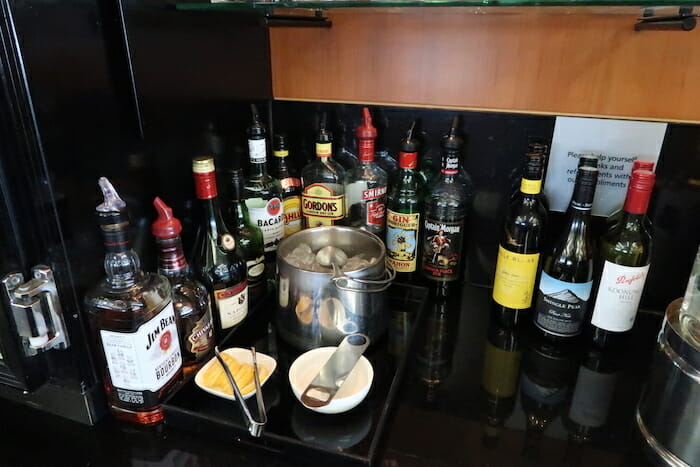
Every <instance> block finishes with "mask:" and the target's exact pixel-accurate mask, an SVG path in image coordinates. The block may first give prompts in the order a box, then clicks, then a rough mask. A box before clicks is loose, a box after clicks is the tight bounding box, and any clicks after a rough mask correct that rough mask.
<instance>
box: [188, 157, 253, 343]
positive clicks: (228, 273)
mask: <svg viewBox="0 0 700 467" xmlns="http://www.w3.org/2000/svg"><path fill="white" fill-rule="evenodd" d="M192 172H194V181H195V191H196V194H197V198H198V199H199V200H200V203H201V205H202V224H201V225H200V226H199V231H198V232H197V238H196V240H195V247H194V252H193V255H192V260H191V263H192V268H193V270H194V273H195V277H197V279H199V280H200V281H202V282H203V283H204V285H206V286H207V288H208V289H209V292H210V293H211V303H212V308H213V312H214V313H213V317H214V329H215V332H216V340H217V341H218V342H222V341H223V340H224V338H225V337H226V335H228V333H229V332H230V331H232V330H233V328H234V326H236V325H237V324H239V323H240V322H241V321H243V320H244V319H245V317H246V316H247V315H248V282H247V280H246V263H245V261H244V260H243V258H242V257H241V256H239V255H238V253H237V251H236V240H235V238H234V236H233V233H232V231H231V230H230V229H229V227H228V226H227V225H226V223H225V222H224V219H223V217H222V215H221V209H220V208H219V198H218V191H217V188H216V172H215V169H214V158H212V157H196V158H195V159H194V160H193V161H192Z"/></svg>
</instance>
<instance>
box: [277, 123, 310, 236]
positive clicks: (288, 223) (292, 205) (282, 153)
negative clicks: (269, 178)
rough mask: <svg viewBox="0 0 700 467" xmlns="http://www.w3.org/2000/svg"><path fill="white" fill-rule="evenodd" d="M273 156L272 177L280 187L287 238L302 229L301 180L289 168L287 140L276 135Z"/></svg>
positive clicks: (280, 135) (282, 136)
mask: <svg viewBox="0 0 700 467" xmlns="http://www.w3.org/2000/svg"><path fill="white" fill-rule="evenodd" d="M273 154H274V156H275V161H276V164H275V171H274V176H275V177H276V178H277V179H278V180H279V181H280V185H281V186H282V208H283V209H282V211H283V213H284V214H283V216H284V236H285V237H287V236H289V235H292V234H293V233H296V232H299V231H300V230H301V229H302V227H303V226H302V224H303V219H302V217H301V179H299V177H296V176H295V175H294V174H293V172H292V170H291V167H290V162H289V149H288V148H287V138H286V137H285V136H284V135H282V134H276V135H275V138H274V144H273Z"/></svg>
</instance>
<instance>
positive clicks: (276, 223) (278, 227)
mask: <svg viewBox="0 0 700 467" xmlns="http://www.w3.org/2000/svg"><path fill="white" fill-rule="evenodd" d="M263 203H264V201H263V200H262V199H261V198H249V199H247V200H245V204H246V206H247V207H248V212H249V213H250V220H251V222H252V223H253V224H255V225H257V226H258V228H259V229H260V230H261V231H262V234H263V241H264V242H265V251H275V250H276V249H277V245H279V243H280V241H282V239H283V238H284V216H283V212H284V211H283V208H282V201H281V200H280V199H279V198H277V197H275V198H272V199H270V200H268V201H267V203H264V205H263V206H260V205H261V204H263Z"/></svg>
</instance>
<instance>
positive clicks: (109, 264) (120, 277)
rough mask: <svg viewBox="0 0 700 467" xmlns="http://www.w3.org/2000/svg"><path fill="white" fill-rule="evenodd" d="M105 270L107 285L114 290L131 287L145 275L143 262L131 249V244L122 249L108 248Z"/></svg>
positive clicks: (128, 243) (123, 246)
mask: <svg viewBox="0 0 700 467" xmlns="http://www.w3.org/2000/svg"><path fill="white" fill-rule="evenodd" d="M104 269H105V274H106V276H107V277H106V279H107V283H108V284H109V285H110V287H112V288H114V289H124V288H127V287H131V286H133V285H134V284H136V283H137V282H138V281H139V279H140V278H141V276H142V275H143V272H142V271H141V261H140V260H139V256H138V255H137V254H136V252H135V251H134V250H132V249H131V242H127V243H126V244H124V245H122V248H117V249H112V248H109V247H108V248H107V253H106V254H105V260H104Z"/></svg>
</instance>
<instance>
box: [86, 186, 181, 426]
mask: <svg viewBox="0 0 700 467" xmlns="http://www.w3.org/2000/svg"><path fill="white" fill-rule="evenodd" d="M99 185H100V188H101V189H102V193H103V195H104V202H103V203H102V204H100V205H99V206H97V208H96V213H97V220H98V224H99V226H100V230H101V233H102V238H103V241H104V245H105V249H106V250H107V253H106V255H105V260H104V268H105V273H106V277H105V278H104V279H103V280H101V281H100V282H99V283H98V284H97V285H95V286H94V287H93V288H92V289H91V290H90V291H89V292H88V293H87V294H86V296H85V305H86V308H87V311H88V315H89V318H90V326H91V328H92V331H93V333H94V335H95V338H96V340H97V348H98V349H99V355H100V359H101V361H102V362H101V363H102V370H103V382H104V387H105V391H106V393H107V402H108V404H109V408H110V410H111V412H112V413H113V414H114V416H115V417H116V418H118V419H121V420H126V421H129V422H133V423H138V424H142V425H152V424H155V423H159V422H160V421H162V420H163V418H164V414H163V410H162V407H161V403H162V401H163V400H164V399H165V397H166V396H167V395H168V394H169V392H170V390H171V389H172V388H173V386H174V385H175V383H176V382H177V380H178V379H179V377H180V375H181V373H182V351H181V347H180V338H179V334H178V327H177V315H176V313H175V309H174V307H173V301H172V298H171V294H170V283H169V282H168V279H166V278H165V277H163V276H161V275H159V274H153V273H144V272H143V271H142V270H141V265H140V262H139V257H138V255H137V254H136V252H134V250H133V249H132V248H131V240H130V238H129V215H128V211H127V207H126V203H125V202H124V201H123V200H122V199H121V198H120V197H119V195H118V194H117V192H116V191H115V189H114V187H113V186H112V184H111V183H110V182H109V180H107V179H106V178H104V177H102V178H100V180H99Z"/></svg>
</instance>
